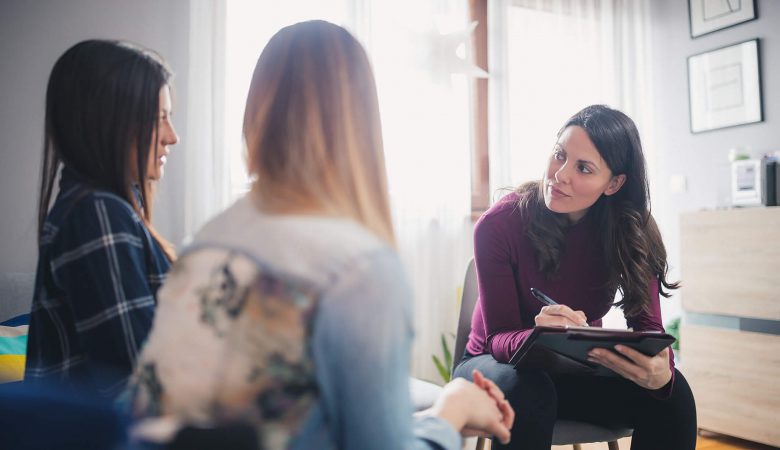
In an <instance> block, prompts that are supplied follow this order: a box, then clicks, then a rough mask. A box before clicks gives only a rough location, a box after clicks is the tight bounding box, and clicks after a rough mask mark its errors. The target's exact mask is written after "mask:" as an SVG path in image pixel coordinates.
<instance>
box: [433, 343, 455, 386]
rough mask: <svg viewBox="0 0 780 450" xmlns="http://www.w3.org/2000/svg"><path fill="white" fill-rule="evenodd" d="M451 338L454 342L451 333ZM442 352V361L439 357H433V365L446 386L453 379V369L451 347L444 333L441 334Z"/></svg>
mask: <svg viewBox="0 0 780 450" xmlns="http://www.w3.org/2000/svg"><path fill="white" fill-rule="evenodd" d="M450 336H451V337H452V339H453V340H454V339H455V335H454V334H452V333H450ZM441 351H442V358H441V359H439V357H438V356H436V355H431V359H432V360H433V364H434V365H435V366H436V370H437V371H438V372H439V376H441V379H442V380H443V381H444V383H445V384H446V383H449V382H450V378H451V374H450V370H451V369H452V352H451V351H450V345H449V343H448V342H447V339H446V337H445V335H444V333H442V334H441Z"/></svg>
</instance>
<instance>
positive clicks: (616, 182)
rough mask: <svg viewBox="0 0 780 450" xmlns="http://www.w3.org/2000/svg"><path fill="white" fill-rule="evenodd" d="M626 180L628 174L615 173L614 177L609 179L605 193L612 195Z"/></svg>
mask: <svg viewBox="0 0 780 450" xmlns="http://www.w3.org/2000/svg"><path fill="white" fill-rule="evenodd" d="M625 182H626V175H625V174H620V175H615V176H614V177H612V179H611V180H609V184H608V185H607V189H606V190H605V191H604V195H612V194H614V193H615V192H617V191H619V190H620V188H621V187H623V183H625Z"/></svg>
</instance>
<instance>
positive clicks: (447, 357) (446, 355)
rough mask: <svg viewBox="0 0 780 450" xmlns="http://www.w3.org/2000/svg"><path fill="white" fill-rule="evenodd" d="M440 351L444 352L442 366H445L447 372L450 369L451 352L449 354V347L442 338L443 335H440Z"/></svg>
mask: <svg viewBox="0 0 780 450" xmlns="http://www.w3.org/2000/svg"><path fill="white" fill-rule="evenodd" d="M441 349H442V351H443V352H444V364H445V365H446V366H447V372H449V371H450V369H451V368H452V352H450V346H449V344H447V339H445V338H444V333H442V335H441Z"/></svg>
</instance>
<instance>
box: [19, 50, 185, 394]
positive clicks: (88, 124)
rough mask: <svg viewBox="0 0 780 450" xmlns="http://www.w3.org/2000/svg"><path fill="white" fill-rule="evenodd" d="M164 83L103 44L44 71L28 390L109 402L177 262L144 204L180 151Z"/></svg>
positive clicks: (148, 55) (152, 68) (139, 53)
mask: <svg viewBox="0 0 780 450" xmlns="http://www.w3.org/2000/svg"><path fill="white" fill-rule="evenodd" d="M171 76H172V73H171V70H170V69H169V68H168V66H167V65H166V63H165V62H164V61H163V60H162V58H160V56H158V55H156V54H155V53H153V52H151V51H149V50H147V49H143V48H140V47H137V46H135V45H131V44H128V43H124V42H115V41H100V40H89V41H83V42H80V43H78V44H76V45H74V46H73V47H71V48H70V49H69V50H67V51H66V52H65V53H64V54H63V55H62V56H61V57H60V58H59V60H58V61H57V62H56V64H55V65H54V68H53V69H52V73H51V76H50V78H49V84H48V88H47V92H46V125H45V134H44V138H45V141H44V151H43V165H42V167H43V168H42V176H41V192H40V202H39V210H38V224H39V228H38V241H39V254H38V268H37V274H36V281H35V294H34V298H33V302H32V311H31V314H30V332H29V344H28V349H27V367H26V373H25V381H26V382H28V383H40V382H47V383H51V382H56V383H64V384H67V385H70V386H78V387H79V388H81V389H84V388H86V389H89V390H91V391H93V392H97V393H98V394H99V395H101V396H105V397H113V396H114V395H115V394H116V393H118V392H119V391H120V390H121V389H122V388H123V387H124V385H125V382H126V380H127V377H128V376H129V375H130V373H131V371H132V370H133V367H134V365H135V362H136V358H137V356H138V352H139V348H140V346H141V344H142V343H143V342H144V340H145V339H146V336H147V334H148V332H149V329H150V327H151V324H152V318H153V316H154V310H155V306H156V293H157V289H158V287H159V286H160V284H161V282H162V281H163V278H164V276H165V273H166V272H167V270H168V268H169V266H170V263H171V260H172V258H173V250H172V248H171V246H170V245H169V244H168V243H167V242H166V241H165V240H164V239H162V238H161V237H160V236H159V235H158V234H157V233H156V232H155V230H154V228H152V226H151V217H152V214H151V213H152V208H151V192H150V191H151V183H153V182H155V181H157V180H158V179H160V177H161V176H162V173H163V165H164V164H165V159H166V157H167V155H168V153H169V150H168V147H169V146H170V145H173V144H176V142H178V136H177V135H176V132H175V130H174V128H173V125H172V124H171V121H170V119H171V97H170V88H169V86H170V81H171ZM58 172H59V173H60V180H59V191H58V194H57V196H56V199H55V201H54V204H53V205H52V206H51V208H49V205H50V203H51V197H52V193H53V190H54V183H55V178H56V176H57V173H58Z"/></svg>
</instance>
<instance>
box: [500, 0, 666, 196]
mask: <svg viewBox="0 0 780 450" xmlns="http://www.w3.org/2000/svg"><path fill="white" fill-rule="evenodd" d="M489 8H490V11H489V14H490V33H491V36H490V39H489V42H490V45H491V47H490V72H491V82H490V93H489V95H490V108H491V110H490V118H491V130H490V133H491V134H490V158H491V159H490V168H491V185H492V186H491V187H492V188H493V191H495V189H497V188H502V187H507V186H515V185H516V184H518V183H519V182H522V181H528V180H531V179H538V178H539V177H540V176H541V174H542V171H543V170H544V165H545V162H546V158H547V156H548V154H549V151H550V149H551V148H552V145H553V143H554V141H555V134H556V133H557V131H558V129H559V128H560V126H561V125H562V124H563V123H564V122H565V121H566V119H567V118H568V117H570V116H571V115H572V114H573V113H575V112H576V111H578V110H579V109H581V108H582V107H584V106H587V105H589V104H593V103H605V104H607V105H609V106H611V107H614V108H617V109H620V110H622V111H624V112H625V113H627V114H628V115H629V116H630V117H631V118H633V119H634V121H635V122H636V123H637V125H638V126H639V128H640V133H641V135H642V137H643V138H644V139H649V138H650V137H651V136H652V123H651V122H650V121H651V118H652V92H650V89H651V84H650V71H649V68H650V67H649V62H650V57H651V49H650V39H649V38H648V36H649V33H650V24H649V21H650V17H649V2H648V1H647V0H514V1H511V0H496V1H491V2H489ZM651 149H652V146H648V149H646V150H651ZM648 159H651V158H648Z"/></svg>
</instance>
